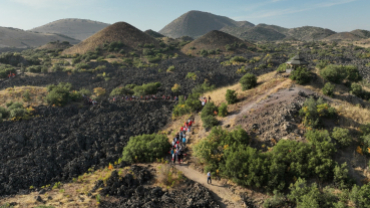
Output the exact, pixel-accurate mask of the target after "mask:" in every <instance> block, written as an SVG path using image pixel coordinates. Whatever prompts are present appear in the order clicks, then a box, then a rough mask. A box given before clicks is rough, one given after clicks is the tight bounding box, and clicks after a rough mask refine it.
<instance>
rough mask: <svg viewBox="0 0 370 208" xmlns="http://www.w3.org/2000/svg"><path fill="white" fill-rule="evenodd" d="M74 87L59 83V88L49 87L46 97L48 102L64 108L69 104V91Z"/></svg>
mask: <svg viewBox="0 0 370 208" xmlns="http://www.w3.org/2000/svg"><path fill="white" fill-rule="evenodd" d="M71 88H72V85H71V84H70V83H62V82H61V83H59V84H58V85H57V86H55V85H48V86H47V90H48V92H49V93H48V94H47V95H46V102H47V103H48V104H49V105H57V106H64V105H65V104H67V103H68V99H69V91H70V90H71Z"/></svg>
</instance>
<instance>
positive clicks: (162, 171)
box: [157, 164, 185, 188]
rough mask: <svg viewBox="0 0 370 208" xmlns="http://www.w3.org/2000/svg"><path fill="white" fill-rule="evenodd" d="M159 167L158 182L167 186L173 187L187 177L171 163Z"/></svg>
mask: <svg viewBox="0 0 370 208" xmlns="http://www.w3.org/2000/svg"><path fill="white" fill-rule="evenodd" d="M157 169H158V172H157V182H158V183H159V184H160V185H161V186H164V187H166V188H173V187H175V186H176V185H179V184H180V183H181V182H182V181H183V180H184V179H185V178H184V175H183V174H182V173H181V171H178V170H177V169H176V168H175V167H173V166H171V165H169V164H162V165H158V167H157Z"/></svg>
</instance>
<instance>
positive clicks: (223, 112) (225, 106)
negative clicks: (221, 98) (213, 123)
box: [218, 103, 228, 117]
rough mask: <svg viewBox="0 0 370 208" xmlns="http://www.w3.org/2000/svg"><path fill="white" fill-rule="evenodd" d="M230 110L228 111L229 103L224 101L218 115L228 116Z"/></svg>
mask: <svg viewBox="0 0 370 208" xmlns="http://www.w3.org/2000/svg"><path fill="white" fill-rule="evenodd" d="M227 114H228V112H227V104H226V103H222V104H221V105H220V107H218V115H219V116H221V117H225V116H227Z"/></svg>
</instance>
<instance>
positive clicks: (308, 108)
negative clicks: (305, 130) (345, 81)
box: [299, 97, 336, 127]
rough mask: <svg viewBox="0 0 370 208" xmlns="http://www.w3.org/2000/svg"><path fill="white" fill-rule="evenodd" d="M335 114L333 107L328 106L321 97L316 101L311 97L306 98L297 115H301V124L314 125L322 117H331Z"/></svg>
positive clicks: (318, 122) (316, 124) (317, 123)
mask: <svg viewBox="0 0 370 208" xmlns="http://www.w3.org/2000/svg"><path fill="white" fill-rule="evenodd" d="M335 114H336V111H335V108H333V107H330V105H329V104H328V103H325V102H324V100H323V99H322V98H319V99H318V100H317V101H316V100H315V99H314V98H313V97H310V98H308V99H306V101H305V102H304V103H303V107H302V109H300V110H299V115H300V116H302V117H303V124H304V125H305V126H309V127H316V126H318V125H319V124H320V121H321V118H322V117H333V116H334V115H335Z"/></svg>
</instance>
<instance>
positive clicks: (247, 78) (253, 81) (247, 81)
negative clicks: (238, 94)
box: [239, 73, 257, 90]
mask: <svg viewBox="0 0 370 208" xmlns="http://www.w3.org/2000/svg"><path fill="white" fill-rule="evenodd" d="M239 82H240V84H241V85H242V90H248V89H252V88H253V87H255V86H257V77H256V76H255V75H254V74H251V73H247V74H245V75H244V76H243V77H242V78H241V79H240V81H239Z"/></svg>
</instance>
